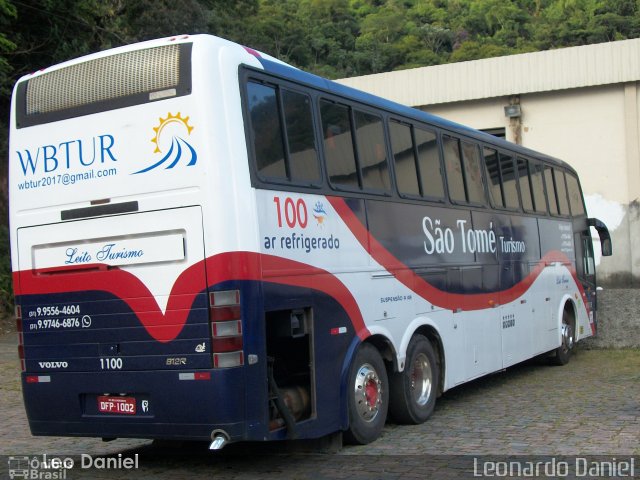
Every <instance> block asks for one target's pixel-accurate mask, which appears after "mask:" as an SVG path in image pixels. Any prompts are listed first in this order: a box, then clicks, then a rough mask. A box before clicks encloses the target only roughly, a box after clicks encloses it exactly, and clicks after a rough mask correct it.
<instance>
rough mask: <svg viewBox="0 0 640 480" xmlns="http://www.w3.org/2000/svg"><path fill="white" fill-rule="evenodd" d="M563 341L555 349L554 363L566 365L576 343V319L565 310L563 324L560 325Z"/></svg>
mask: <svg viewBox="0 0 640 480" xmlns="http://www.w3.org/2000/svg"><path fill="white" fill-rule="evenodd" d="M560 334H561V341H562V343H561V344H560V346H559V347H558V348H556V350H555V355H554V357H553V363H554V364H556V365H566V364H567V363H569V359H570V358H571V352H572V351H573V347H574V345H575V337H574V335H575V321H574V318H573V314H572V313H570V312H569V311H567V310H565V311H564V313H563V314H562V325H561V326H560Z"/></svg>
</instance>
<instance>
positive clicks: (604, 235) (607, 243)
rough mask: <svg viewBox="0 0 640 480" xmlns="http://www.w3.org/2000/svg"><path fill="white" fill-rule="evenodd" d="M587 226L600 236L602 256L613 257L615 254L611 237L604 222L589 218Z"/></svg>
mask: <svg viewBox="0 0 640 480" xmlns="http://www.w3.org/2000/svg"><path fill="white" fill-rule="evenodd" d="M587 225H589V226H590V227H593V228H595V229H596V231H597V232H598V236H599V237H600V249H601V250H602V256H603V257H609V256H611V254H612V253H613V246H612V244H611V235H610V234H609V229H608V228H607V226H606V225H605V224H604V222H602V221H600V220H598V219H597V218H588V219H587Z"/></svg>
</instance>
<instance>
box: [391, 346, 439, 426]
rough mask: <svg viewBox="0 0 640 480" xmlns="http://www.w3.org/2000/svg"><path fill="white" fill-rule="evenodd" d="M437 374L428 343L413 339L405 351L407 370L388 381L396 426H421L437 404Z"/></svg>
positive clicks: (432, 352) (394, 375)
mask: <svg viewBox="0 0 640 480" xmlns="http://www.w3.org/2000/svg"><path fill="white" fill-rule="evenodd" d="M439 381H440V371H439V369H438V364H437V362H436V355H435V352H434V350H433V346H432V345H431V342H429V340H427V338H425V337H424V336H422V335H414V337H413V338H412V339H411V342H409V347H408V348H407V360H406V367H405V369H404V370H403V371H402V372H394V373H393V374H392V375H391V378H390V382H389V383H390V386H391V400H390V404H389V409H390V413H391V416H392V417H393V418H394V420H396V421H397V422H398V423H405V424H418V423H422V422H424V421H425V420H426V419H427V418H429V416H431V413H432V412H433V409H434V407H435V404H436V395H437V393H438V392H437V390H438V384H439Z"/></svg>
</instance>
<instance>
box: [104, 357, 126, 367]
mask: <svg viewBox="0 0 640 480" xmlns="http://www.w3.org/2000/svg"><path fill="white" fill-rule="evenodd" d="M100 368H101V369H102V370H122V359H121V358H101V359H100Z"/></svg>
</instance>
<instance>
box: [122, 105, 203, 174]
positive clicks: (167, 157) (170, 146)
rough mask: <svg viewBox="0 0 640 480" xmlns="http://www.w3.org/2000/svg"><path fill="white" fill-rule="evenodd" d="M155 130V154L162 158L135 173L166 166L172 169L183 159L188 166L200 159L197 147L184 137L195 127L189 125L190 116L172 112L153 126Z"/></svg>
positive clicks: (167, 168)
mask: <svg viewBox="0 0 640 480" xmlns="http://www.w3.org/2000/svg"><path fill="white" fill-rule="evenodd" d="M153 131H154V132H155V135H154V137H153V138H152V139H151V142H152V143H155V145H156V147H155V149H154V151H153V153H154V154H160V155H162V158H161V159H160V160H158V161H157V162H155V163H154V164H153V165H150V166H148V167H145V168H143V169H142V170H138V171H137V172H134V173H133V174H134V175H135V174H137V173H145V172H148V171H149V170H153V169H155V168H159V167H164V169H165V170H169V169H172V168H173V167H175V166H176V165H178V164H179V163H180V162H181V161H182V163H185V162H186V166H187V167H191V166H193V165H195V164H196V162H197V161H198V154H197V153H196V151H195V149H194V148H193V147H192V146H191V144H189V142H187V141H186V140H185V139H184V135H185V133H186V136H187V137H188V136H189V135H191V132H192V131H193V127H192V126H191V125H189V117H184V118H183V117H181V116H180V112H178V113H176V114H175V115H172V114H171V113H170V112H169V113H168V114H167V118H162V117H160V121H159V123H158V126H157V127H153Z"/></svg>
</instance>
